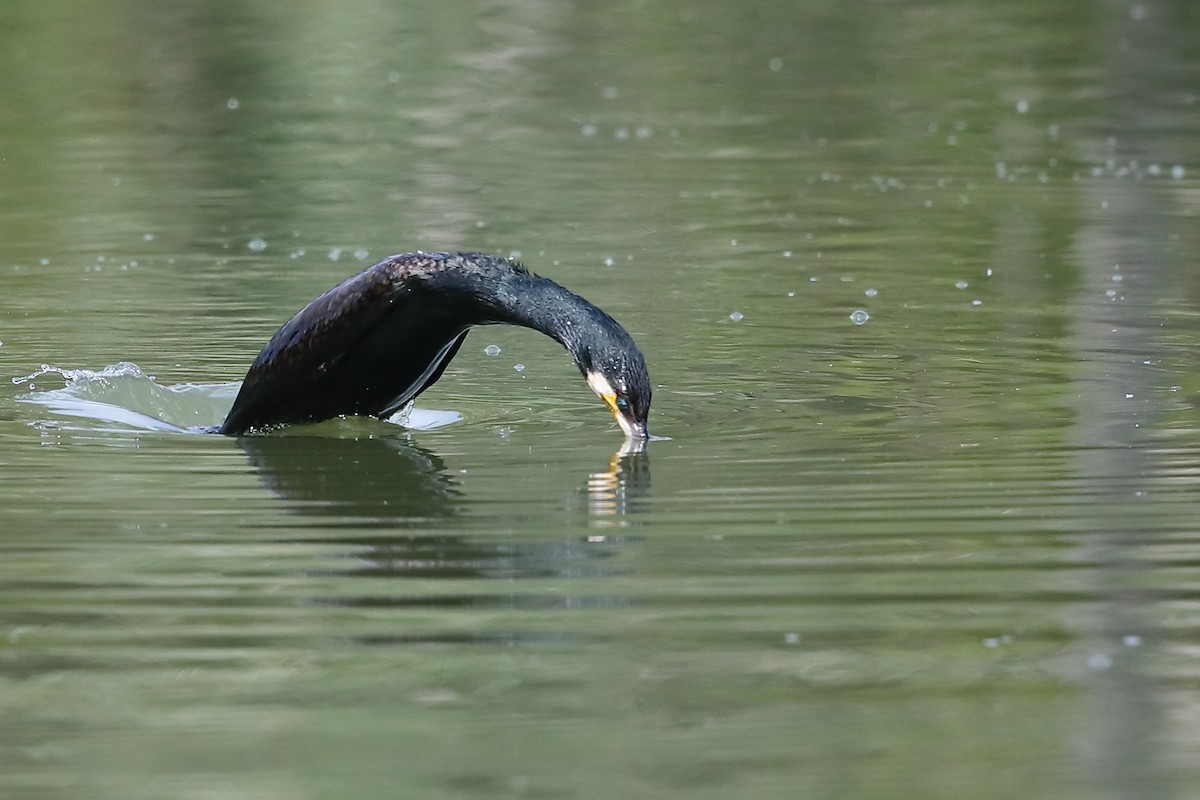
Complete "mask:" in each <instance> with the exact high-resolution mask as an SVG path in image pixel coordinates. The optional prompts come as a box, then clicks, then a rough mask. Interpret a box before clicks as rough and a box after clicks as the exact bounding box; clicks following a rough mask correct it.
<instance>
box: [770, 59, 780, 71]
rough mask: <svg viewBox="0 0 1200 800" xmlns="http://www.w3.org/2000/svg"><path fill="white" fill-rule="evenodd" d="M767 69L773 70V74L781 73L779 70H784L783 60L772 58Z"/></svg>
mask: <svg viewBox="0 0 1200 800" xmlns="http://www.w3.org/2000/svg"><path fill="white" fill-rule="evenodd" d="M767 69H769V70H771V72H779V70H781V69H783V59H782V58H772V59H771V60H770V61H768V62H767Z"/></svg>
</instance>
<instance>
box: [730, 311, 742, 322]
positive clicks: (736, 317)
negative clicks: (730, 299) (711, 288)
mask: <svg viewBox="0 0 1200 800" xmlns="http://www.w3.org/2000/svg"><path fill="white" fill-rule="evenodd" d="M729 318H730V319H731V320H733V321H734V322H741V321H742V320H743V319H745V318H746V315H745V314H743V313H742V312H740V311H735V312H733V313H732V314H730V315H729Z"/></svg>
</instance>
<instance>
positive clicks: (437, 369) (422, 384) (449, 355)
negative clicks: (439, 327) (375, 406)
mask: <svg viewBox="0 0 1200 800" xmlns="http://www.w3.org/2000/svg"><path fill="white" fill-rule="evenodd" d="M468 333H470V331H469V330H465V331H463V332H462V333H460V334H458V335H457V336H455V337H454V338H453V339H451V340H450V341H448V342H446V345H445V346H444V347H443V348H442V349H441V350H440V351H439V352H438V354H437V355H436V356H434V358H433V361H431V362H429V366H428V367H426V369H425V371H424V372H423V373H421V375H420V377H418V378H417V379H416V380H415V381H413V383H412V384H411V385H409V387H408V388H406V389H405V390H404V391H403V392H401V393H400V394H398V395H396V397H395V398H394V399H393V400H392V401H391V402H390V403H388V404H387V405H386V406H385V407H384V408H383V410H382V411H380V412H379V413H378V414H377V415H376V416H378V417H379V418H381V419H386V418H387V417H390V416H391V415H392V414H395V413H396V412H397V411H399V410H400V409H402V408H404V406H405V405H406V404H407V403H408V401H410V400H412V399H413V398H414V397H416V396H417V395H419V394H420V393H421V392H423V391H425V390H426V389H428V388H429V387H430V386H432V385H433V384H435V383H437V380H438V378H440V377H442V373H443V372H445V371H446V365H447V364H449V363H450V361H451V360H452V359H453V358H454V354H455V353H457V352H458V348H460V347H462V343H463V340H464V339H466V338H467V334H468Z"/></svg>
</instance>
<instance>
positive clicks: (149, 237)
mask: <svg viewBox="0 0 1200 800" xmlns="http://www.w3.org/2000/svg"><path fill="white" fill-rule="evenodd" d="M142 241H144V242H153V241H154V234H153V233H144V234H142Z"/></svg>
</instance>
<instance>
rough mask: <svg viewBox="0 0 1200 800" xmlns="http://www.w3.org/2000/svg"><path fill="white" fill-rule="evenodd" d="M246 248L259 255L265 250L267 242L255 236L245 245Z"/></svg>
mask: <svg viewBox="0 0 1200 800" xmlns="http://www.w3.org/2000/svg"><path fill="white" fill-rule="evenodd" d="M246 247H249V248H250V249H251V250H253V251H254V252H255V253H261V252H262V251H263V250H266V249H267V242H266V240H264V239H260V238H258V237H257V236H256V237H254V238H253V239H251V240H250V241H249V242H248V243H247V244H246Z"/></svg>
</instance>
